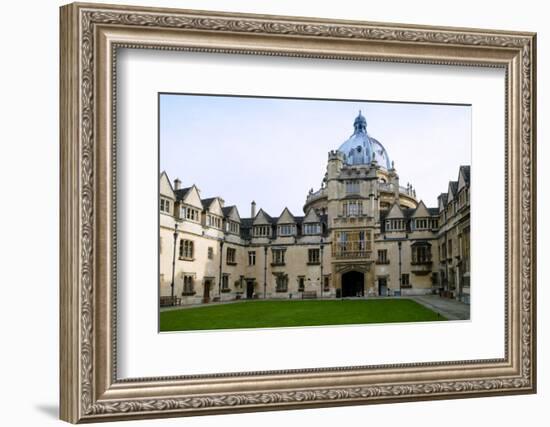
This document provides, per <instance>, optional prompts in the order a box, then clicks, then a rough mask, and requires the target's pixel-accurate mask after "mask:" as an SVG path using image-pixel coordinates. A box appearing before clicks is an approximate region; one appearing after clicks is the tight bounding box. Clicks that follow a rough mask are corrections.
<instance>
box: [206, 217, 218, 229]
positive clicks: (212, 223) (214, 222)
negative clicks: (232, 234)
mask: <svg viewBox="0 0 550 427" xmlns="http://www.w3.org/2000/svg"><path fill="white" fill-rule="evenodd" d="M206 225H207V226H209V227H214V228H218V229H220V230H221V228H222V219H221V218H219V217H217V216H214V215H207V216H206Z"/></svg>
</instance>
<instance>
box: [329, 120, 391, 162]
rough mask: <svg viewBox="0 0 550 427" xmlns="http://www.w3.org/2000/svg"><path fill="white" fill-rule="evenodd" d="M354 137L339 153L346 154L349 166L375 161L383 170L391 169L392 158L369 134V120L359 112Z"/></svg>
mask: <svg viewBox="0 0 550 427" xmlns="http://www.w3.org/2000/svg"><path fill="white" fill-rule="evenodd" d="M353 128H354V132H353V135H351V136H350V137H349V139H348V140H347V141H345V142H344V143H343V144H342V145H341V146H340V148H339V149H338V151H340V152H341V153H342V154H344V156H345V159H346V164H348V165H369V164H370V163H371V162H372V161H373V160H376V162H377V163H378V164H379V165H380V166H382V167H383V168H386V169H390V164H391V163H390V157H389V156H388V153H387V151H386V149H385V148H384V146H383V145H382V144H381V143H380V142H379V141H378V140H376V139H374V138H372V137H371V136H369V134H368V133H367V119H366V118H365V116H363V115H362V114H361V111H359V115H358V116H357V117H356V118H355V120H354V122H353Z"/></svg>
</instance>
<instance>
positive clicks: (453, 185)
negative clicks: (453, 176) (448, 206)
mask: <svg viewBox="0 0 550 427" xmlns="http://www.w3.org/2000/svg"><path fill="white" fill-rule="evenodd" d="M457 189H458V181H449V191H448V192H447V203H449V202H451V201H453V200H454V198H455V196H456V190H457Z"/></svg>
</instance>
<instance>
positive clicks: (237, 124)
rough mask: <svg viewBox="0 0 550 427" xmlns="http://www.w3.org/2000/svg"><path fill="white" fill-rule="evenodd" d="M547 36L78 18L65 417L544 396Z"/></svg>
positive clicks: (85, 10)
mask: <svg viewBox="0 0 550 427" xmlns="http://www.w3.org/2000/svg"><path fill="white" fill-rule="evenodd" d="M535 40H536V37H535V34H533V33H518V32H507V31H494V30H479V29H459V28H437V27H422V26H411V25H402V24H381V23H369V22H354V21H331V20H322V19H314V18H296V17H281V16H263V15H243V14H230V13H217V12H200V11H188V10H174V9H157V8H141V7H126V6H110V5H92V4H71V5H67V6H63V7H62V8H61V49H60V51H61V112H60V116H61V117H60V121H61V128H60V129H61V131H60V134H61V165H62V172H61V207H60V212H61V239H60V242H61V249H60V251H61V283H60V286H61V304H60V305H61V313H60V316H61V320H60V324H61V349H60V372H61V378H60V382H61V418H62V419H63V420H66V421H69V422H72V423H78V422H92V421H112V420H123V419H136V418H155V417H171V416H189V415H201V414H216V413H228V412H246V411H260V410H261V411H264V410H281V409H287V408H288V409H290V408H294V409H295V408H311V407H322V406H332V405H358V404H370V403H388V402H401V401H410V400H430V399H443V398H463V397H479V396H487V395H496V394H521V393H534V392H535V391H536V331H535V325H536V321H535V320H536V318H535V315H536V299H535V295H536V287H535V277H536V257H535V255H536V254H535V230H536V218H535V213H536V182H535V176H536V173H535V166H536V165H535V155H536V146H535V136H536V135H535V130H536V129H535V104H536V103H535V93H536V91H535V82H536V79H535V71H536V62H535V59H536V55H535V53H536V46H535Z"/></svg>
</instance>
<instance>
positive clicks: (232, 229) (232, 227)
mask: <svg viewBox="0 0 550 427" xmlns="http://www.w3.org/2000/svg"><path fill="white" fill-rule="evenodd" d="M239 228H240V227H239V224H238V223H236V222H234V221H229V222H228V223H227V226H226V231H227V232H228V233H233V234H239Z"/></svg>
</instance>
